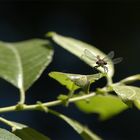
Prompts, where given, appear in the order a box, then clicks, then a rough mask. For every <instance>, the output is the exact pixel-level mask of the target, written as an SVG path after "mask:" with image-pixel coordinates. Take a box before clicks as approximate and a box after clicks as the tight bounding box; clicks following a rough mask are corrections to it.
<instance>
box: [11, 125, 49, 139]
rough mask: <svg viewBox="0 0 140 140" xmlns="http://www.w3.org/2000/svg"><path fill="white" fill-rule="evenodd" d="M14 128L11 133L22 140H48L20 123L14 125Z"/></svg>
mask: <svg viewBox="0 0 140 140" xmlns="http://www.w3.org/2000/svg"><path fill="white" fill-rule="evenodd" d="M13 123H14V124H15V125H16V128H14V130H13V133H14V134H15V135H16V136H18V137H20V138H21V139H22V140H50V138H48V137H47V136H45V135H43V134H41V133H40V132H38V131H36V130H34V129H32V128H30V127H28V126H26V125H23V124H20V123H15V122H13Z"/></svg>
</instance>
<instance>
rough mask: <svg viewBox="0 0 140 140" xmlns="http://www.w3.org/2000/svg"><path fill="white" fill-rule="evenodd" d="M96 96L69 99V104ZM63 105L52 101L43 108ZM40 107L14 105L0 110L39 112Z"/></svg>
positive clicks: (58, 101)
mask: <svg viewBox="0 0 140 140" xmlns="http://www.w3.org/2000/svg"><path fill="white" fill-rule="evenodd" d="M95 95H96V93H95V92H92V93H90V94H86V95H82V96H78V97H73V98H70V99H69V103H73V102H76V101H80V100H85V99H88V98H91V97H93V96H95ZM61 104H63V101H61V100H56V101H51V102H47V103H42V106H45V107H51V106H56V105H61ZM39 107H40V105H39V104H33V105H26V104H23V105H22V107H21V108H19V106H18V105H14V106H9V107H2V108H0V113H4V112H12V111H25V110H39Z"/></svg>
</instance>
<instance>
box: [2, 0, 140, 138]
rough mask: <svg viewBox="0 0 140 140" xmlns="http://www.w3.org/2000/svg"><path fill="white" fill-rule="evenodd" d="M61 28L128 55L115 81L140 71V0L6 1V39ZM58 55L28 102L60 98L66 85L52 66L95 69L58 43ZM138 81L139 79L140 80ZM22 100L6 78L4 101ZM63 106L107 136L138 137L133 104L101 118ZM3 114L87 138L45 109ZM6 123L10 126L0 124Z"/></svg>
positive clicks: (139, 119)
mask: <svg viewBox="0 0 140 140" xmlns="http://www.w3.org/2000/svg"><path fill="white" fill-rule="evenodd" d="M48 31H55V32H58V33H60V34H62V35H66V36H71V37H74V38H77V39H80V40H83V41H85V42H88V43H90V44H93V45H95V46H97V47H98V48H99V49H101V50H102V51H104V52H106V53H108V52H109V51H111V50H114V51H115V52H116V55H117V56H123V58H124V61H123V62H122V63H120V64H118V65H117V66H116V73H115V76H114V81H117V80H120V79H122V78H125V77H127V76H129V75H133V74H137V73H139V69H140V62H139V60H140V57H139V52H140V4H139V3H136V2H135V3H134V2H133V3H132V2H130V1H129V2H125V1H123V2H122V1H120V2H118V1H114V2H113V1H112V2H111V1H105V0H104V1H86V0H85V1H84V0H83V1H70V0H69V1H60V0H58V1H54V0H53V1H0V40H3V41H8V42H15V41H21V40H26V39H31V38H44V36H45V34H46V32H48ZM53 46H54V47H55V56H54V61H53V62H52V63H51V65H50V66H49V67H48V69H46V70H45V71H44V73H43V75H42V76H41V77H40V79H39V80H38V81H37V82H36V83H35V84H34V85H33V86H32V87H31V88H30V89H29V90H28V91H27V103H30V104H31V103H35V102H36V101H38V100H40V101H42V102H45V101H50V100H52V99H55V98H56V96H58V95H59V94H60V93H65V92H66V90H65V88H63V87H61V86H60V85H59V84H58V83H57V82H56V81H54V80H52V79H50V78H49V77H48V72H50V71H62V72H69V73H81V74H90V73H92V72H93V71H92V69H91V68H90V67H88V66H87V65H86V64H84V63H83V62H81V61H80V60H79V59H78V58H76V57H75V56H73V55H71V54H70V53H68V52H66V51H65V50H63V49H62V48H59V47H58V46H57V45H56V44H53ZM137 85H139V84H138V83H137ZM15 102H18V90H17V89H16V88H14V87H13V86H11V85H10V84H9V83H7V82H6V81H4V80H0V106H1V107H2V106H8V105H13V104H15ZM55 109H57V110H58V111H60V112H62V113H64V114H66V115H68V116H70V117H72V118H74V119H76V120H79V121H80V122H82V123H83V124H86V125H87V126H88V127H89V128H91V129H92V130H93V131H94V132H96V133H97V134H99V135H100V136H102V137H103V138H104V139H105V140H138V139H140V138H139V130H140V112H139V111H138V110H136V109H133V110H132V109H129V110H127V111H125V112H123V113H121V114H119V115H117V116H115V117H114V118H112V119H110V120H108V121H104V122H101V121H99V120H98V119H97V116H96V115H93V114H92V115H86V114H83V113H81V112H80V111H78V110H77V109H76V108H75V107H74V105H70V107H69V108H65V107H55ZM2 116H3V117H5V118H7V119H10V120H13V121H18V122H21V123H25V124H28V125H29V126H31V127H33V128H35V129H37V130H38V131H40V132H42V133H44V134H46V135H47V136H49V137H51V138H52V140H71V139H73V140H81V138H80V137H79V136H78V135H77V134H76V132H75V131H74V130H72V129H71V127H69V126H68V125H67V124H65V123H64V122H63V121H61V120H59V119H58V118H56V117H54V116H52V115H49V114H44V113H41V112H30V111H29V112H16V113H5V114H2ZM0 125H1V127H5V128H7V127H6V126H5V125H2V124H0Z"/></svg>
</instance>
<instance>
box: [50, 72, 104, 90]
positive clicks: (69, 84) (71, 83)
mask: <svg viewBox="0 0 140 140" xmlns="http://www.w3.org/2000/svg"><path fill="white" fill-rule="evenodd" d="M49 76H50V77H52V78H54V79H55V80H57V81H58V82H59V83H61V84H62V85H64V86H66V88H67V89H69V90H72V89H73V90H76V89H78V88H80V87H84V86H85V85H86V84H87V82H90V83H93V82H95V80H98V79H100V78H102V77H103V76H104V74H102V73H98V74H92V75H80V74H70V73H62V72H51V73H49Z"/></svg>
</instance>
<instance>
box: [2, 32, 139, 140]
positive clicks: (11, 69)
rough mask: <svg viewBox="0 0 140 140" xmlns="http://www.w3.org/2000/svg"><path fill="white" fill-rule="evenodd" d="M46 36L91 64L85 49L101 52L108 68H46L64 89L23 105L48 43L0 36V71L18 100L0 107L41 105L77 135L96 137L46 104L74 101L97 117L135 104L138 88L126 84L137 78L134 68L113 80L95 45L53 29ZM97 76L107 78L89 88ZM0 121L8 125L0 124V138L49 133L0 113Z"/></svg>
mask: <svg viewBox="0 0 140 140" xmlns="http://www.w3.org/2000/svg"><path fill="white" fill-rule="evenodd" d="M47 36H49V37H51V39H52V40H53V41H54V42H55V43H57V44H58V45H59V46H60V47H62V48H64V49H65V50H67V51H68V52H70V53H72V54H73V55H75V56H76V57H78V58H79V59H80V60H81V61H84V62H85V63H87V64H88V65H89V66H91V67H92V68H94V67H95V65H96V62H94V61H92V60H89V59H87V57H85V56H84V50H85V49H87V50H89V51H90V52H91V53H92V54H93V55H95V56H97V55H99V56H100V57H101V58H104V57H105V58H107V59H108V63H109V65H107V67H108V69H109V71H108V73H105V72H104V69H103V68H102V67H100V68H98V69H97V70H98V72H97V73H93V74H91V75H83V74H73V73H62V72H56V71H55V72H50V73H49V76H50V77H51V78H53V79H55V80H56V81H58V82H59V83H60V84H61V85H63V86H65V87H66V88H67V90H68V92H67V94H60V95H59V96H58V97H57V99H56V100H55V101H50V102H45V103H41V102H37V103H36V104H32V105H27V104H25V100H26V98H25V97H26V94H25V93H26V90H27V89H29V88H30V87H31V86H32V84H33V83H34V82H35V81H36V80H37V79H38V78H39V77H40V76H41V74H42V72H43V71H44V70H45V68H46V67H47V66H48V65H49V64H50V62H51V61H52V59H53V53H54V51H53V48H52V47H51V45H50V43H49V41H48V40H47V39H44V40H43V39H32V40H28V41H21V42H16V43H7V42H2V41H1V42H0V77H1V78H2V79H4V80H6V81H7V82H9V83H11V84H12V85H13V86H15V87H16V88H18V89H19V102H18V103H17V104H15V105H13V106H8V107H3V108H0V113H4V112H10V111H11V112H14V111H23V110H38V111H43V112H44V113H50V114H52V115H55V116H56V117H58V118H60V119H62V120H63V121H65V122H66V123H67V124H69V125H70V126H71V127H72V128H73V129H74V130H75V131H76V132H77V134H79V135H80V136H81V138H82V139H83V140H101V139H102V138H101V137H99V136H97V135H96V134H95V133H93V132H92V131H91V130H90V129H89V128H87V127H85V126H84V125H82V124H81V123H80V122H78V121H76V120H73V119H71V118H69V117H67V116H65V115H63V114H61V113H59V112H57V111H54V110H52V109H51V107H52V106H57V105H66V107H68V105H69V103H74V104H75V107H76V108H77V109H79V110H81V111H82V112H84V113H87V114H89V113H97V114H98V115H99V118H100V119H101V120H106V119H109V118H111V117H113V116H114V115H117V114H118V113H120V112H122V111H124V110H126V109H127V108H129V107H133V106H135V107H137V108H138V109H140V96H139V93H140V88H139V87H134V86H132V85H127V84H131V83H133V82H135V81H137V80H140V74H137V75H134V76H129V77H127V78H125V79H122V80H120V81H118V82H117V83H113V80H112V77H113V75H114V73H115V70H114V64H113V62H112V60H111V59H110V58H109V57H108V56H107V55H106V54H105V53H103V52H102V51H101V50H99V49H97V48H96V47H95V46H92V45H89V44H87V43H85V42H82V41H80V40H76V39H73V38H70V37H65V36H62V35H59V34H57V33H54V32H50V33H48V34H47ZM83 56H84V57H83ZM102 77H105V78H106V79H107V84H106V85H105V86H104V87H103V88H97V89H95V91H94V92H93V91H91V89H90V85H91V84H94V83H95V82H96V81H98V80H99V79H101V78H102ZM75 93H76V94H75ZM112 93H113V94H112ZM0 121H1V122H3V123H5V124H6V125H8V126H10V128H11V132H9V131H7V130H5V129H2V128H0V139H1V140H50V139H51V138H49V137H47V136H45V135H43V134H41V133H40V132H38V131H36V130H34V129H33V128H30V127H28V126H27V125H24V124H20V123H17V122H13V121H10V120H7V119H5V118H2V117H0ZM60 139H61V138H60Z"/></svg>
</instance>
